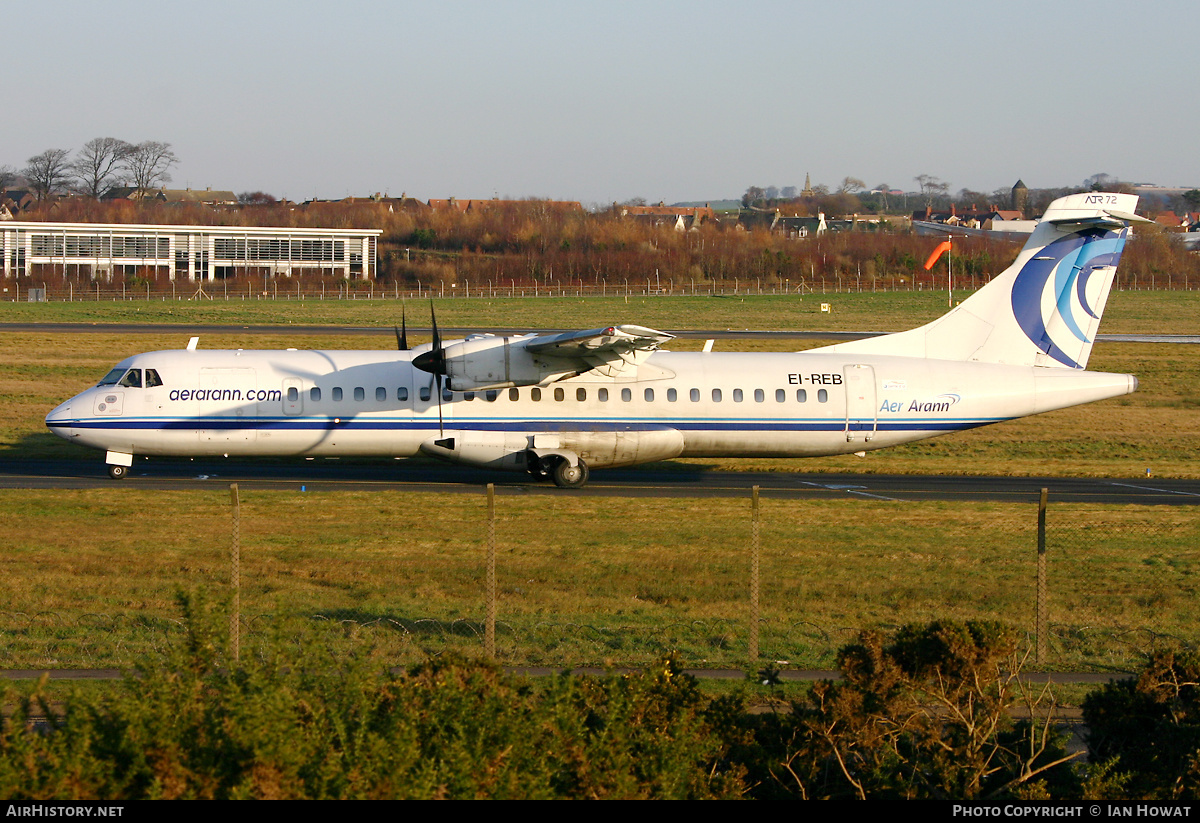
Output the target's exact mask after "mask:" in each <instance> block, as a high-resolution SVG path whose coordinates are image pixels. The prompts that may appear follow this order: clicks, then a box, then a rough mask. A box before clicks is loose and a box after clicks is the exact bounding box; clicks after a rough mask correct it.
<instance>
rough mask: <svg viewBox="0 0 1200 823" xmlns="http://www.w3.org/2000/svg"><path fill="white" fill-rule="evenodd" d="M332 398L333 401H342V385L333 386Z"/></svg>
mask: <svg viewBox="0 0 1200 823" xmlns="http://www.w3.org/2000/svg"><path fill="white" fill-rule="evenodd" d="M333 399H334V401H335V402H338V403H340V402H341V401H342V387H341V386H334V387H333Z"/></svg>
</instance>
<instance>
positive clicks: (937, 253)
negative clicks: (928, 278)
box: [925, 240, 950, 271]
mask: <svg viewBox="0 0 1200 823" xmlns="http://www.w3.org/2000/svg"><path fill="white" fill-rule="evenodd" d="M948 251H950V241H949V240H943V241H942V242H941V243H938V247H937V248H936V249H934V250H933V254H931V255H929V259H928V260H926V261H925V271H929V270H930V269H932V268H933V264H934V263H936V262H937V261H938V258H939V257H941V256H942V255H943V254H945V253H946V252H948Z"/></svg>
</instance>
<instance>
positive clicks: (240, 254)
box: [0, 221, 383, 280]
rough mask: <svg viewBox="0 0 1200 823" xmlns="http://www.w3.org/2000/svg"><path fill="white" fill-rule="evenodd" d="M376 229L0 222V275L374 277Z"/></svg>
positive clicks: (215, 277) (174, 278)
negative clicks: (55, 272) (0, 260)
mask: <svg viewBox="0 0 1200 823" xmlns="http://www.w3.org/2000/svg"><path fill="white" fill-rule="evenodd" d="M382 233H383V232H382V230H380V229H288V228H263V227H258V226H255V227H237V226H166V225H163V226H150V225H138V224H124V223H23V222H15V221H3V222H0V244H2V245H0V251H2V253H3V257H4V276H5V277H13V276H29V275H33V274H35V273H44V272H45V271H46V269H47V268H50V269H53V268H55V267H58V270H59V271H60V272H67V273H79V274H88V275H90V276H92V277H104V278H111V277H112V275H113V274H114V273H116V274H133V273H135V272H144V271H145V270H146V269H153V270H156V271H158V272H160V273H166V274H167V275H168V277H170V279H172V280H177V279H179V280H217V279H223V278H225V277H230V276H232V275H234V274H235V273H243V272H245V273H253V274H258V275H270V276H272V277H274V276H280V275H282V276H284V277H290V276H291V275H293V274H306V273H324V274H340V275H341V276H342V277H346V278H351V277H359V278H362V279H365V280H373V279H375V275H376V272H377V269H376V261H377V251H378V245H379V236H380V235H381V234H382Z"/></svg>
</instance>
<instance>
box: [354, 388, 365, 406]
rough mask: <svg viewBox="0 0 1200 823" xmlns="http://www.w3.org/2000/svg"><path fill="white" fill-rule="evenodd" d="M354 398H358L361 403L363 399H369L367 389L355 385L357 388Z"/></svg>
mask: <svg viewBox="0 0 1200 823" xmlns="http://www.w3.org/2000/svg"><path fill="white" fill-rule="evenodd" d="M354 399H355V400H357V401H358V402H360V403H361V402H362V401H363V400H366V399H367V392H366V390H365V389H363V387H362V386H356V387H355V389H354Z"/></svg>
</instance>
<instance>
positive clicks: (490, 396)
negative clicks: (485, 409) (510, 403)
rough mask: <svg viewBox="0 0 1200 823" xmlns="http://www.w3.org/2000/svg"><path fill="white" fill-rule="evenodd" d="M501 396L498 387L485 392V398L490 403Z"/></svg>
mask: <svg viewBox="0 0 1200 823" xmlns="http://www.w3.org/2000/svg"><path fill="white" fill-rule="evenodd" d="M499 396H500V392H499V391H497V390H496V389H488V390H487V391H485V392H484V393H483V399H484V400H486V401H488V402H489V403H495V402H496V398H497V397H499Z"/></svg>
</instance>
